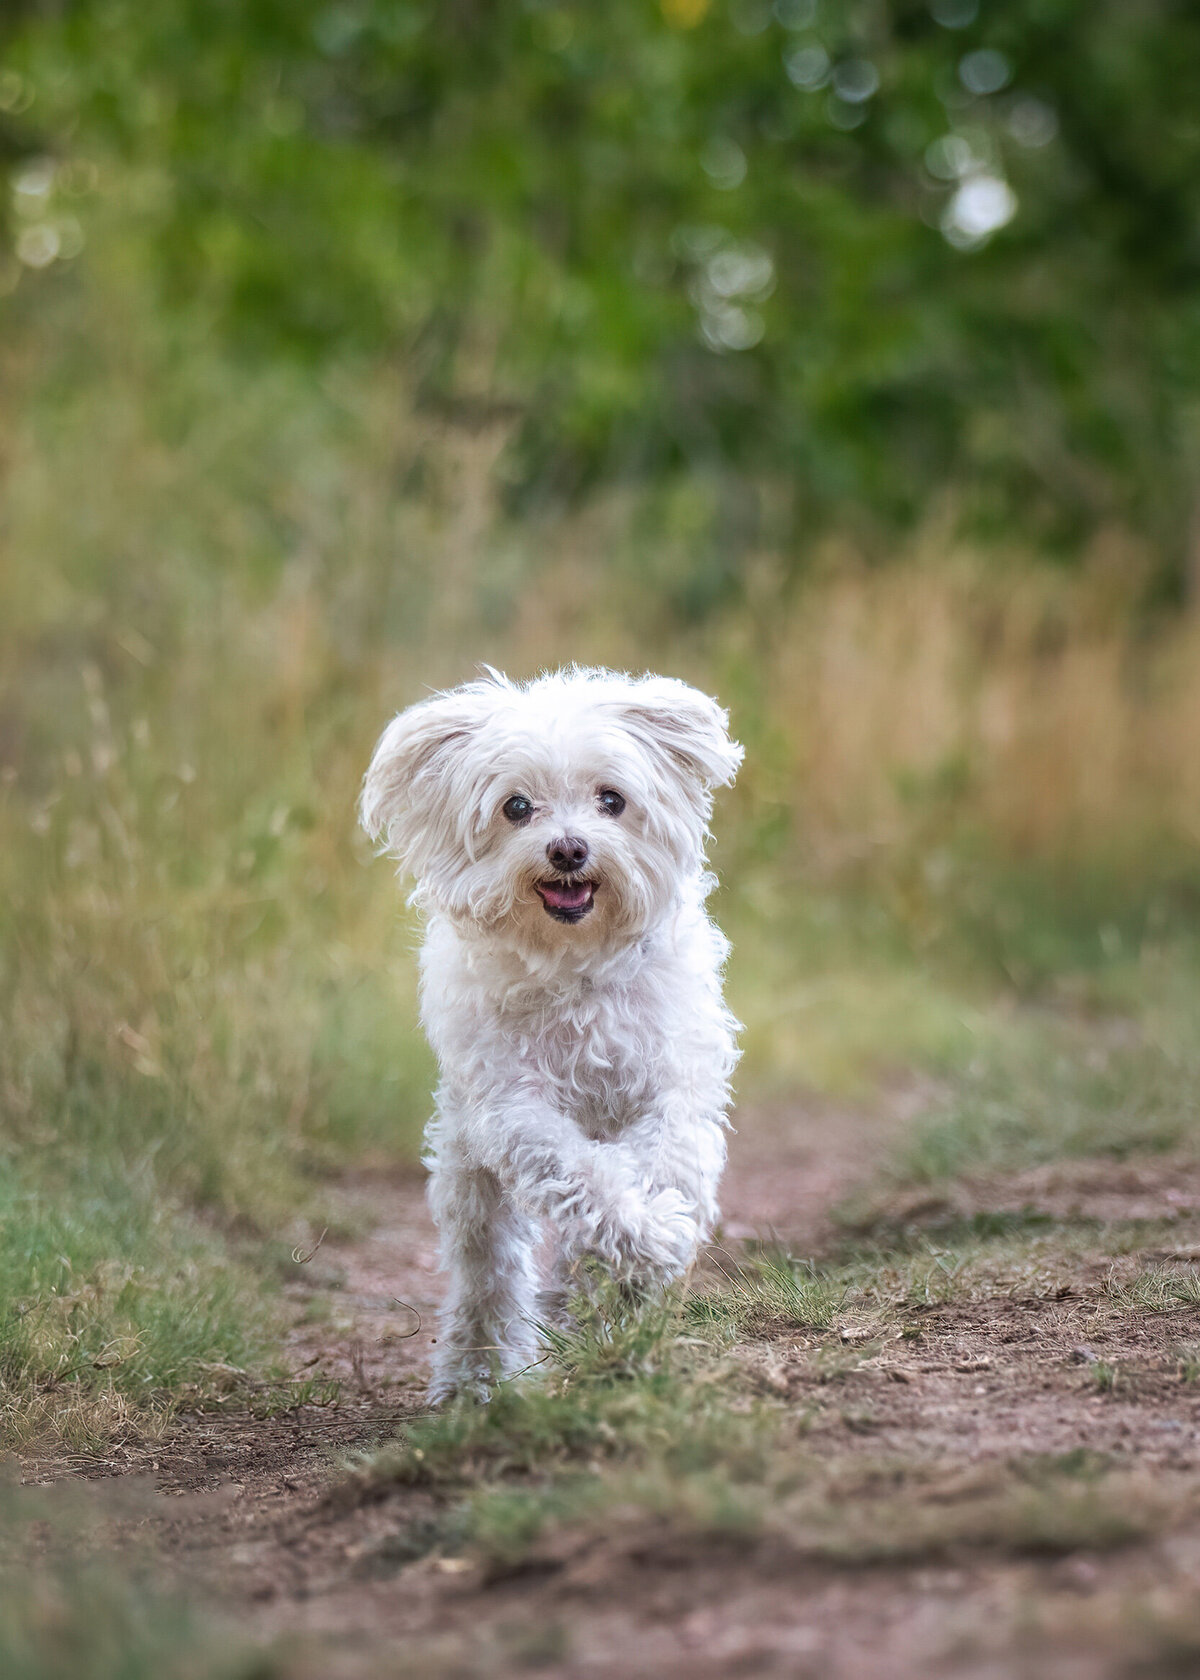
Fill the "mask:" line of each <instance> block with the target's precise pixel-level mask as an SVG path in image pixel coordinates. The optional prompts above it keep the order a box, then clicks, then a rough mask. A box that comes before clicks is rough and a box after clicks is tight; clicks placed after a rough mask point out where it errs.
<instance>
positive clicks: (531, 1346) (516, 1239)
mask: <svg viewBox="0 0 1200 1680" xmlns="http://www.w3.org/2000/svg"><path fill="white" fill-rule="evenodd" d="M429 1204H430V1207H431V1209H432V1210H433V1217H434V1220H435V1221H436V1223H437V1227H438V1230H439V1232H440V1234H441V1248H442V1262H443V1266H444V1267H445V1270H446V1272H447V1274H448V1277H449V1287H448V1289H447V1293H446V1298H445V1301H444V1303H443V1305H442V1310H441V1315H440V1320H439V1334H438V1345H437V1348H436V1350H435V1355H434V1361H433V1377H432V1380H431V1382H430V1385H429V1398H430V1400H431V1401H433V1402H434V1404H437V1403H439V1402H441V1401H443V1400H447V1399H449V1398H450V1397H451V1396H452V1395H454V1394H459V1393H474V1394H476V1395H479V1396H480V1397H483V1396H485V1395H486V1394H487V1391H488V1390H489V1388H490V1387H491V1386H492V1384H494V1383H495V1382H497V1381H498V1380H500V1379H501V1378H504V1377H509V1376H514V1375H516V1374H517V1373H518V1372H519V1371H521V1370H523V1369H524V1368H525V1367H526V1366H529V1365H532V1364H534V1363H535V1362H536V1361H537V1359H538V1357H539V1349H538V1342H537V1332H536V1330H535V1328H534V1321H535V1320H536V1318H537V1316H538V1313H537V1294H538V1275H537V1268H536V1265H535V1261H534V1249H535V1245H536V1242H537V1237H538V1229H537V1225H536V1223H535V1221H533V1220H532V1219H530V1218H528V1217H527V1216H526V1215H524V1214H522V1213H519V1212H518V1211H517V1209H516V1208H514V1207H513V1206H512V1204H511V1202H510V1201H509V1200H508V1199H507V1198H506V1197H505V1196H504V1194H503V1192H502V1190H501V1187H500V1184H499V1183H498V1181H497V1180H496V1178H495V1176H494V1175H493V1174H492V1173H490V1172H488V1171H486V1170H484V1169H482V1168H476V1167H469V1166H467V1165H466V1164H465V1163H463V1162H461V1161H458V1160H454V1159H451V1160H445V1159H443V1160H439V1161H437V1162H435V1163H434V1165H433V1171H432V1176H431V1178H430V1181H429Z"/></svg>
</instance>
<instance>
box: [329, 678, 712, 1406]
mask: <svg viewBox="0 0 1200 1680" xmlns="http://www.w3.org/2000/svg"><path fill="white" fill-rule="evenodd" d="M726 723H727V719H726V714H725V713H724V712H723V711H722V710H721V708H720V707H719V706H718V705H717V704H716V702H715V701H713V700H710V699H708V697H707V696H706V695H703V694H700V693H698V692H697V690H696V689H694V688H689V687H688V686H687V685H686V684H685V683H682V682H678V681H676V680H674V679H673V678H670V677H649V676H648V677H636V678H634V677H627V676H622V675H619V674H617V673H614V672H610V671H603V670H580V669H570V670H564V671H557V672H553V673H551V674H549V675H547V676H543V677H539V678H538V679H537V680H536V681H534V682H530V683H526V684H522V685H517V684H515V683H511V682H509V681H508V679H507V678H506V677H503V676H501V675H500V674H499V673H495V672H493V673H491V674H490V678H489V680H486V681H480V682H472V683H467V684H466V685H465V686H464V687H462V688H457V689H453V690H451V691H449V692H447V693H443V694H437V695H434V696H433V697H432V698H431V699H428V700H423V701H421V702H420V703H419V704H417V705H415V706H411V707H409V709H408V710H407V711H405V712H401V713H400V715H399V717H397V718H396V719H395V720H394V721H393V722H392V723H391V724H390V725H389V726H388V728H387V729H386V730H385V731H384V733H383V736H382V738H381V739H380V742H379V745H378V747H377V748H376V750H375V756H374V758H373V759H372V761H371V767H370V769H369V770H368V771H367V776H366V781H365V785H364V789H363V795H362V804H361V817H362V822H363V826H364V827H365V828H366V829H367V831H368V833H370V834H371V835H373V836H376V837H378V838H381V839H382V840H383V841H384V843H385V847H386V849H387V850H388V851H389V852H391V853H392V854H393V855H394V856H395V857H397V858H398V859H399V860H400V863H401V865H402V867H403V868H404V869H405V870H407V871H408V872H409V873H411V874H412V875H413V876H415V878H416V882H417V886H416V891H415V893H414V895H413V896H414V902H415V903H416V904H417V905H418V906H419V907H420V909H421V910H422V912H423V913H424V915H425V918H426V920H427V933H426V939H425V943H424V947H423V950H422V953H421V1018H422V1021H423V1023H424V1026H425V1030H426V1032H427V1033H428V1035H429V1039H430V1042H431V1044H432V1045H433V1048H434V1050H435V1052H436V1053H437V1057H438V1061H439V1063H440V1065H441V1073H442V1079H441V1085H440V1087H439V1090H438V1093H437V1115H436V1117H435V1119H434V1120H433V1122H432V1123H431V1126H430V1130H429V1134H428V1146H429V1153H428V1157H427V1165H428V1167H429V1169H430V1173H431V1175H432V1176H431V1179H430V1184H429V1200H430V1205H431V1207H432V1209H433V1215H434V1219H435V1220H436V1222H437V1225H438V1228H439V1231H440V1233H441V1240H442V1257H443V1262H444V1265H445V1267H446V1269H447V1271H448V1272H449V1274H450V1287H449V1292H448V1296H447V1300H446V1303H445V1306H444V1308H443V1314H442V1323H441V1331H440V1336H439V1340H438V1346H437V1353H436V1358H435V1361H434V1374H433V1381H432V1384H431V1388H430V1397H431V1399H433V1400H434V1401H440V1400H444V1399H446V1398H448V1397H449V1396H450V1395H452V1394H455V1393H457V1392H461V1391H470V1392H474V1393H478V1394H484V1393H486V1391H487V1388H488V1385H489V1384H490V1383H492V1382H494V1381H495V1380H496V1379H497V1377H503V1376H508V1375H512V1374H514V1373H516V1372H518V1371H520V1370H522V1369H523V1368H524V1367H526V1366H528V1365H530V1364H531V1363H533V1362H535V1361H536V1360H537V1358H538V1346H537V1330H536V1325H537V1321H538V1318H539V1301H538V1295H539V1281H540V1280H539V1277H538V1268H537V1263H536V1250H537V1249H538V1246H539V1243H540V1240H541V1238H542V1236H543V1232H544V1230H546V1229H547V1228H548V1231H549V1234H550V1235H551V1236H552V1237H553V1239H555V1243H556V1247H557V1251H558V1260H557V1265H558V1267H559V1282H560V1284H561V1282H562V1280H563V1278H564V1277H565V1275H566V1273H567V1271H568V1269H569V1268H570V1267H571V1264H572V1262H574V1261H576V1260H578V1259H579V1258H581V1257H583V1256H589V1255H590V1256H595V1257H598V1258H599V1259H600V1260H601V1261H603V1262H604V1263H605V1264H606V1265H607V1266H608V1267H609V1268H610V1269H611V1271H612V1272H613V1273H615V1274H616V1275H617V1276H619V1277H620V1278H622V1279H624V1280H626V1281H627V1282H629V1283H630V1284H632V1285H634V1286H638V1285H645V1284H651V1283H661V1282H663V1281H666V1280H668V1279H670V1278H672V1277H675V1276H678V1274H679V1273H681V1272H683V1271H684V1270H685V1269H686V1268H687V1266H688V1265H689V1263H690V1262H691V1260H692V1259H693V1257H694V1255H695V1252H696V1249H697V1246H698V1244H699V1243H701V1242H703V1241H704V1240H705V1239H706V1238H707V1237H708V1235H709V1234H710V1232H711V1230H712V1226H713V1223H714V1220H715V1219H716V1213H717V1207H716V1192H717V1183H718V1180H719V1178H720V1175H721V1170H722V1168H723V1166H724V1164H725V1127H726V1124H727V1121H726V1117H725V1111H726V1107H727V1105H728V1101H729V1080H730V1076H731V1074H732V1072H733V1068H734V1066H735V1063H736V1061H737V1054H738V1052H737V1045H736V1038H735V1035H736V1033H737V1030H738V1024H737V1022H736V1021H735V1020H734V1019H733V1017H732V1016H731V1015H730V1014H729V1011H728V1010H727V1009H726V1008H725V1005H724V1002H723V1001H722V996H721V970H722V966H723V963H724V960H725V956H726V952H727V950H728V946H727V943H726V941H725V939H724V937H723V935H722V934H721V932H720V930H719V929H718V928H717V927H716V926H715V925H714V924H713V923H712V922H711V921H710V920H709V918H708V916H707V915H706V913H705V908H704V901H705V898H706V897H707V895H708V893H709V891H710V890H711V888H712V886H713V885H714V881H713V877H712V876H711V875H710V874H708V872H707V870H706V868H705V859H704V844H705V840H706V839H707V835H708V827H707V825H708V818H709V814H710V812H711V808H712V793H711V790H712V789H713V788H714V787H718V786H722V785H725V784H728V783H729V782H732V780H733V778H734V775H735V774H736V772H737V768H738V765H739V763H740V762H741V758H742V749H741V747H740V746H738V745H737V744H736V742H733V741H731V740H730V739H729V735H728V733H727V730H726Z"/></svg>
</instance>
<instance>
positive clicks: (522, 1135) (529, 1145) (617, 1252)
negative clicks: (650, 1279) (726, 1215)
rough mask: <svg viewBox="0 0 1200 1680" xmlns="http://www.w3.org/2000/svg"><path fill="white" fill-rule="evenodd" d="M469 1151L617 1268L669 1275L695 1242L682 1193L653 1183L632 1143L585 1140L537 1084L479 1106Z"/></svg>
mask: <svg viewBox="0 0 1200 1680" xmlns="http://www.w3.org/2000/svg"><path fill="white" fill-rule="evenodd" d="M469 1150H470V1154H471V1157H472V1159H474V1160H476V1161H478V1162H479V1163H480V1164H482V1165H483V1166H485V1167H486V1168H487V1169H488V1170H489V1171H490V1172H492V1173H493V1174H494V1175H495V1177H496V1179H497V1180H498V1182H499V1183H500V1184H502V1185H503V1186H504V1188H505V1190H506V1191H507V1192H508V1194H509V1195H510V1196H511V1198H512V1201H513V1203H514V1205H515V1206H516V1207H517V1208H518V1209H519V1210H520V1211H521V1212H522V1213H525V1214H526V1215H528V1216H530V1217H533V1218H541V1219H544V1220H546V1221H547V1223H548V1224H549V1226H550V1228H551V1230H552V1231H553V1233H554V1235H555V1237H556V1238H557V1239H558V1241H559V1243H560V1244H561V1246H562V1248H563V1250H564V1252H565V1253H566V1254H568V1255H569V1256H570V1257H572V1258H574V1257H576V1256H580V1255H594V1256H595V1257H596V1258H598V1259H600V1260H601V1261H603V1262H604V1263H605V1265H607V1266H608V1267H609V1268H610V1269H611V1270H612V1271H614V1272H615V1273H616V1274H617V1275H618V1276H623V1277H628V1276H634V1275H651V1276H654V1277H659V1278H667V1277H672V1276H675V1275H676V1274H677V1273H678V1272H679V1271H681V1270H682V1269H683V1268H684V1266H686V1265H687V1262H688V1259H689V1258H690V1256H691V1254H692V1252H693V1251H694V1249H695V1246H696V1242H697V1238H698V1232H697V1226H696V1221H695V1217H694V1215H693V1213H692V1211H691V1210H690V1209H689V1206H688V1204H687V1201H686V1199H685V1198H684V1197H683V1196H682V1195H680V1194H679V1192H678V1191H676V1190H674V1189H673V1188H670V1187H666V1186H647V1185H646V1183H645V1182H643V1181H642V1180H643V1178H644V1175H642V1174H640V1173H639V1171H638V1170H637V1162H636V1161H635V1160H634V1159H633V1158H632V1157H631V1155H630V1154H629V1152H628V1151H625V1150H622V1149H617V1148H614V1147H613V1146H612V1145H609V1144H604V1143H595V1142H593V1141H592V1140H591V1139H590V1138H586V1137H585V1136H584V1135H583V1133H582V1132H581V1131H580V1130H579V1128H578V1127H577V1126H576V1125H575V1123H574V1121H573V1120H571V1119H569V1118H568V1117H567V1116H565V1115H563V1114H561V1113H559V1112H558V1111H557V1110H556V1109H555V1108H553V1107H552V1106H551V1105H549V1104H548V1103H546V1102H545V1100H544V1099H543V1098H542V1097H541V1096H540V1094H538V1093H536V1092H531V1091H529V1090H528V1089H526V1090H518V1091H513V1092H512V1093H510V1094H509V1095H508V1097H507V1100H505V1101H502V1102H496V1101H493V1102H491V1103H489V1104H487V1105H486V1106H485V1107H483V1108H481V1109H480V1110H477V1111H476V1113H475V1114H474V1115H473V1116H472V1118H471V1122H470V1140H469Z"/></svg>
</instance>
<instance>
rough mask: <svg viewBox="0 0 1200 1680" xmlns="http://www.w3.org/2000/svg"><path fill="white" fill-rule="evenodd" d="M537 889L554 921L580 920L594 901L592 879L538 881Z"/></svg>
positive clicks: (594, 890)
mask: <svg viewBox="0 0 1200 1680" xmlns="http://www.w3.org/2000/svg"><path fill="white" fill-rule="evenodd" d="M537 891H538V895H539V897H540V898H541V901H542V903H543V904H544V905H545V907H546V914H547V915H549V916H553V917H554V920H555V921H556V922H581V921H582V920H583V918H584V917H585V916H586V915H587V913H588V911H589V910H590V909H591V908H592V905H593V904H594V903H595V902H596V883H595V882H594V881H539V882H538V883H537Z"/></svg>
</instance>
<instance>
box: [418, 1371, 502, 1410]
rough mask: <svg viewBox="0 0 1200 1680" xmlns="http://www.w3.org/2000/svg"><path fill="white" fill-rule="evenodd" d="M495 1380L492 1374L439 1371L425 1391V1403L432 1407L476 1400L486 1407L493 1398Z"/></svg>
mask: <svg viewBox="0 0 1200 1680" xmlns="http://www.w3.org/2000/svg"><path fill="white" fill-rule="evenodd" d="M494 1381H495V1379H494V1377H493V1376H492V1375H491V1373H490V1372H487V1373H485V1372H483V1371H479V1370H474V1371H438V1372H436V1373H435V1374H434V1376H433V1377H432V1378H431V1379H430V1382H429V1387H428V1388H427V1389H426V1390H425V1402H426V1404H427V1405H430V1406H445V1405H448V1404H449V1403H450V1401H452V1400H474V1401H475V1402H476V1403H477V1404H479V1405H486V1404H487V1402H488V1401H489V1400H490V1399H491V1397H492V1385H493V1383H494Z"/></svg>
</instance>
